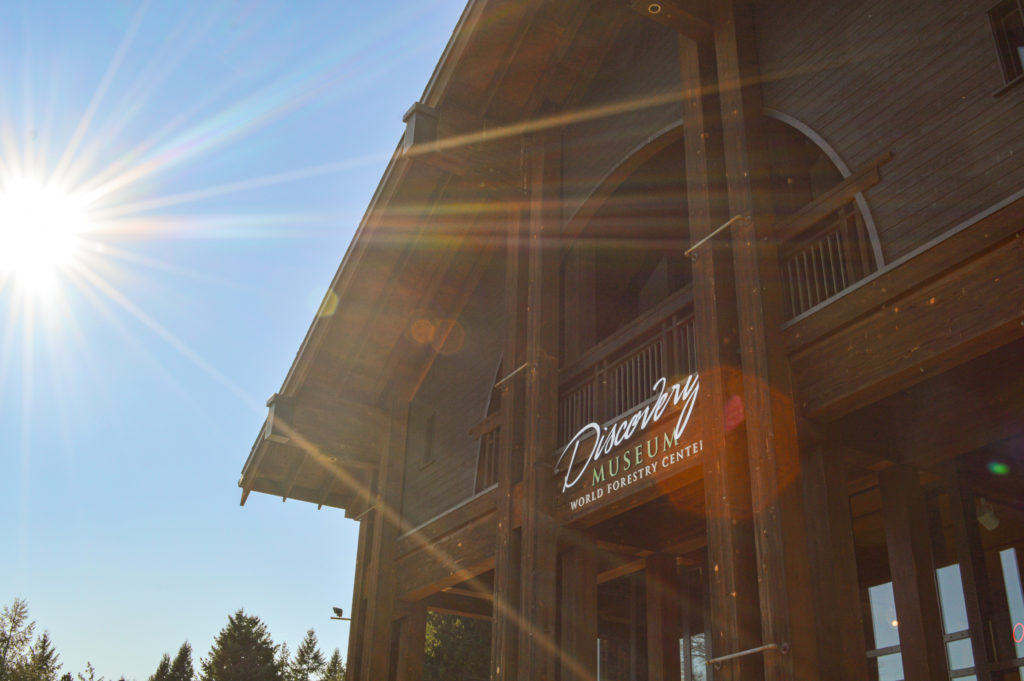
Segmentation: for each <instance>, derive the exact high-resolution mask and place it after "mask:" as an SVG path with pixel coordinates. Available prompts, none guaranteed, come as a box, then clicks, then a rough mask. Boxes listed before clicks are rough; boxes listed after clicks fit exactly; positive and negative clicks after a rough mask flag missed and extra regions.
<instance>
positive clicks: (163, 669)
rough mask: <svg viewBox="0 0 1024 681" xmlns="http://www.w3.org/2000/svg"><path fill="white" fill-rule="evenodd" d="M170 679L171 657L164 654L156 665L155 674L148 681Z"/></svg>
mask: <svg viewBox="0 0 1024 681" xmlns="http://www.w3.org/2000/svg"><path fill="white" fill-rule="evenodd" d="M170 678H171V656H170V655H168V654H167V653H164V656H163V657H161V658H160V664H159V665H157V668H156V672H154V674H153V676H151V677H149V681H170Z"/></svg>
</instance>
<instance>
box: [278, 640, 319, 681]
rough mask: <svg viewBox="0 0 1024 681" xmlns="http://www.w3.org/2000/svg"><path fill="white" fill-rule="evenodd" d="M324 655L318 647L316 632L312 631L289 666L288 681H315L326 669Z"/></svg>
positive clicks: (286, 676)
mask: <svg viewBox="0 0 1024 681" xmlns="http://www.w3.org/2000/svg"><path fill="white" fill-rule="evenodd" d="M324 664H325V661H324V654H323V653H321V652H320V649H319V648H318V647H317V641H316V632H315V631H313V630H312V629H310V630H309V631H307V632H306V636H305V637H304V638H303V639H302V643H300V644H299V649H298V650H296V651H295V659H293V660H292V661H291V662H290V663H289V664H288V672H287V674H286V675H285V678H286V679H288V681H314V680H315V679H316V678H317V676H318V675H319V674H320V672H321V671H323V668H324Z"/></svg>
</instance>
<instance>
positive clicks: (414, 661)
mask: <svg viewBox="0 0 1024 681" xmlns="http://www.w3.org/2000/svg"><path fill="white" fill-rule="evenodd" d="M426 637H427V608H426V606H425V605H424V604H423V603H413V604H412V605H410V606H409V612H408V614H406V616H405V617H403V618H402V621H401V624H400V625H399V631H398V659H397V660H395V662H396V664H397V665H398V667H397V669H396V673H395V681H422V679H423V658H424V656H425V653H426V644H427V640H426Z"/></svg>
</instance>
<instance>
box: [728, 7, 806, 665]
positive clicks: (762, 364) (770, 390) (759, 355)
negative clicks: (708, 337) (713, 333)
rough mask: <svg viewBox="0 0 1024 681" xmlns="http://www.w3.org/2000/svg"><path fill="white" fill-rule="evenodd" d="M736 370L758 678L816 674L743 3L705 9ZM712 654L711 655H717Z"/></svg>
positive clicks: (766, 180) (765, 177) (763, 158)
mask: <svg viewBox="0 0 1024 681" xmlns="http://www.w3.org/2000/svg"><path fill="white" fill-rule="evenodd" d="M713 5H714V10H713V11H714V12H715V22H714V23H715V50H716V56H717V64H718V81H719V93H720V99H721V107H722V129H723V142H724V148H725V165H726V179H727V184H728V197H729V214H730V215H733V216H742V219H740V220H737V221H736V222H735V223H734V225H733V227H732V228H731V231H732V245H733V259H734V262H735V273H736V299H737V312H738V318H739V328H740V350H741V358H742V368H743V407H744V412H745V415H746V424H747V446H748V457H749V464H750V478H751V501H752V503H753V509H754V530H755V534H754V536H755V546H756V550H757V561H756V563H757V566H758V580H759V585H758V586H759V593H760V601H761V636H762V639H763V641H764V643H766V644H769V643H774V644H777V645H779V646H780V648H781V647H782V646H788V649H789V650H788V653H783V652H781V650H775V651H771V650H770V651H767V652H765V653H764V663H765V679H766V680H768V681H776V680H777V679H786V680H793V679H809V678H817V677H819V676H820V674H819V671H818V657H817V626H816V622H815V618H814V617H813V616H811V613H813V612H814V602H813V593H812V587H811V580H810V575H809V574H808V562H807V532H806V527H805V525H804V513H805V509H804V507H803V503H802V498H801V493H800V490H801V487H802V485H801V482H800V476H801V470H800V458H799V447H798V442H797V421H796V412H795V409H794V404H793V389H792V379H791V377H790V372H789V362H788V359H787V357H786V355H785V347H784V345H783V343H782V338H781V326H782V321H783V308H782V290H781V281H782V278H781V275H780V270H779V260H778V253H777V250H776V239H775V233H774V226H773V214H772V210H773V209H772V202H771V188H770V169H769V165H768V158H767V145H766V144H765V140H764V136H763V134H762V132H761V116H762V114H761V94H760V86H759V84H758V83H759V79H760V76H761V74H760V72H759V68H758V64H757V54H756V50H755V41H754V31H753V19H752V16H751V8H750V5H749V4H748V2H745V1H743V0H731V1H729V0H725V1H723V2H716V3H713ZM716 652H717V651H716Z"/></svg>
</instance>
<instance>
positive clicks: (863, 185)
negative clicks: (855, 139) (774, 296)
mask: <svg viewBox="0 0 1024 681" xmlns="http://www.w3.org/2000/svg"><path fill="white" fill-rule="evenodd" d="M891 159H892V154H888V153H886V154H882V155H881V156H879V157H878V158H876V159H874V160H873V161H871V162H870V163H868V164H867V165H866V166H864V167H863V168H861V169H860V170H858V171H857V172H856V173H854V174H853V175H851V176H850V177H848V178H846V179H845V180H843V181H842V182H840V183H839V184H838V185H836V186H835V187H833V188H832V189H830V190H828V191H827V192H825V193H824V194H822V195H821V196H819V197H818V198H816V199H814V200H813V201H811V202H810V203H808V204H807V205H806V206H804V207H803V208H801V209H800V210H799V211H797V212H796V213H794V214H793V215H791V216H790V217H789V218H788V219H786V220H783V221H782V222H780V223H779V225H778V226H777V233H778V238H779V265H780V268H781V272H782V288H783V294H784V297H785V306H786V308H785V312H786V318H787V319H793V318H794V317H797V316H799V315H801V314H803V313H804V312H806V311H808V310H810V309H811V308H813V307H814V306H816V305H818V304H820V303H822V302H824V301H826V300H828V299H829V298H831V297H832V296H834V295H836V294H837V293H839V292H841V291H843V290H845V289H846V288H848V287H849V286H852V285H853V284H855V283H857V282H858V281H860V280H861V279H863V278H864V277H866V276H867V275H869V274H871V273H872V272H874V271H875V270H876V269H877V267H878V263H877V262H876V260H875V256H874V253H873V252H872V247H871V235H870V234H868V230H867V226H866V225H865V224H864V218H863V216H862V215H861V212H860V208H859V207H858V206H857V204H856V198H857V194H858V193H860V192H863V191H865V190H867V189H868V188H870V187H873V186H874V185H876V184H878V182H880V181H881V178H882V176H881V171H880V168H881V167H882V166H883V165H885V164H886V163H888V162H889V161H890V160H891Z"/></svg>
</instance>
